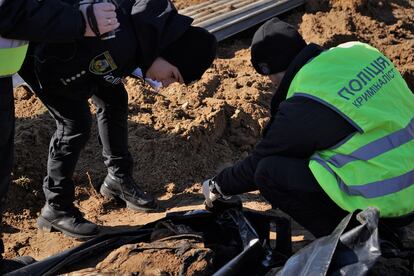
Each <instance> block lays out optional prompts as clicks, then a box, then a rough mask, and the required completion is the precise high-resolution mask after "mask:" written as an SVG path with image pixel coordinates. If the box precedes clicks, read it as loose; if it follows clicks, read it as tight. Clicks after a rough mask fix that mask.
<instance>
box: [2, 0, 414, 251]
mask: <svg viewBox="0 0 414 276" xmlns="http://www.w3.org/2000/svg"><path fill="white" fill-rule="evenodd" d="M174 2H175V3H176V5H177V7H179V8H183V7H185V6H188V5H190V4H194V3H198V2H202V0H193V1H188V0H185V1H184V0H177V1H174ZM284 19H285V20H287V21H289V22H290V23H292V24H294V25H296V26H297V27H298V28H299V30H300V32H301V33H302V34H303V36H304V38H305V40H306V41H307V42H315V43H318V44H321V45H323V46H326V47H330V46H333V45H335V44H337V43H340V42H344V41H349V40H360V41H364V42H368V43H370V44H372V45H373V46H375V47H377V48H379V49H380V50H382V51H383V52H384V53H385V54H386V55H387V56H388V57H390V58H391V59H392V60H393V62H394V63H395V64H396V66H397V67H398V69H399V70H400V72H402V74H403V76H404V78H405V79H406V80H407V82H408V84H409V86H410V88H411V89H412V90H414V27H413V24H412V22H413V21H414V1H412V0H406V1H404V0H390V1H377V0H365V1H364V0H331V1H326V0H310V1H308V4H307V5H306V7H303V8H299V9H297V10H296V11H294V12H292V13H291V14H289V15H287V16H285V17H284ZM249 43H250V38H246V35H245V36H238V37H236V38H233V39H229V40H228V41H224V42H222V43H220V47H219V52H218V58H217V60H216V61H215V62H214V64H213V66H212V67H211V68H210V69H209V70H208V71H207V72H206V73H205V74H204V76H203V78H202V79H201V80H200V81H198V82H196V83H194V84H192V85H189V86H188V87H185V86H182V85H172V86H170V87H168V88H165V89H162V90H161V91H160V92H159V93H155V92H154V91H152V90H151V89H149V88H148V87H143V86H142V85H141V84H140V83H138V82H137V81H135V80H132V79H129V80H128V84H127V89H128V92H129V110H130V113H129V137H130V139H129V145H130V151H131V153H132V155H133V156H134V159H135V171H134V177H135V179H136V180H137V181H138V182H139V183H140V185H141V186H142V187H143V188H144V189H145V190H147V191H148V192H150V193H153V194H154V195H156V196H157V197H158V199H159V200H160V203H161V205H162V207H163V208H165V210H166V211H176V210H184V209H185V210H187V209H195V208H202V205H201V204H202V196H201V195H200V182H201V181H202V180H203V179H205V178H207V177H210V176H213V175H214V174H215V173H216V172H217V170H218V169H219V168H222V167H223V166H226V165H228V164H230V163H232V162H234V161H236V160H239V159H241V158H243V157H245V156H246V155H247V154H248V152H249V151H250V150H251V149H252V148H253V146H254V144H255V143H256V141H257V139H258V138H259V137H260V131H261V129H262V128H263V126H264V125H265V123H266V122H267V120H268V107H269V101H270V98H271V93H272V89H273V88H271V86H270V83H269V82H268V81H267V80H266V79H265V78H263V77H261V76H259V75H258V74H256V73H255V72H254V70H253V69H252V67H251V66H250V61H249V58H250V57H249ZM15 96H16V99H15V103H16V116H17V124H16V164H15V168H14V179H15V181H14V185H12V187H11V189H10V192H9V200H8V203H7V208H6V212H5V219H4V222H3V225H4V231H5V234H4V241H5V250H6V254H5V255H6V257H15V256H18V255H31V256H33V257H35V258H37V259H42V258H45V257H47V256H49V255H51V254H55V253H57V252H61V251H63V250H65V249H67V248H70V247H73V246H75V245H77V244H79V242H78V241H75V240H73V239H70V238H67V237H65V236H63V235H61V234H59V233H43V232H40V231H38V230H37V228H36V218H37V215H38V213H39V211H40V208H41V207H42V205H43V203H44V196H43V192H42V179H43V177H44V176H45V171H46V160H47V153H48V143H49V139H50V137H51V135H52V133H53V131H54V127H55V126H54V122H53V120H52V119H51V118H50V116H49V115H48V114H47V112H46V109H45V108H44V107H43V106H42V104H41V103H40V101H39V100H38V99H37V98H36V97H34V96H33V95H32V94H30V93H28V92H26V91H25V90H24V89H22V88H19V89H17V90H16V92H15ZM96 136H97V129H96V125H94V126H93V133H92V136H91V137H92V138H91V139H90V141H89V143H88V145H87V146H86V149H85V150H84V151H83V153H82V155H81V157H80V160H79V163H78V166H77V170H76V173H75V177H74V179H75V182H76V184H77V188H76V204H77V205H78V206H79V207H80V209H81V210H82V211H83V212H84V213H85V216H86V217H87V218H88V219H90V220H92V221H94V222H96V223H98V224H100V225H104V226H107V231H111V229H113V228H115V229H116V228H130V227H133V226H136V225H142V224H145V223H148V222H150V221H154V220H157V219H159V218H161V217H163V216H164V214H165V213H163V212H160V213H152V214H141V213H136V212H134V211H131V210H127V209H125V208H123V207H122V206H118V205H115V204H114V203H113V202H108V201H105V200H104V199H103V198H102V197H101V196H99V195H98V194H97V193H96V191H95V189H94V188H93V187H94V186H97V185H98V184H99V183H100V181H102V179H103V178H104V176H105V173H106V172H105V167H104V164H103V162H102V157H101V147H100V146H99V143H98V141H97V139H96V138H94V137H96ZM243 199H244V202H245V204H244V205H245V206H246V207H248V208H252V209H256V210H262V211H265V210H268V209H270V206H269V205H268V204H267V203H266V202H264V201H263V200H262V199H261V198H260V196H258V194H257V193H252V194H249V195H246V196H245V197H244V198H243ZM109 226H111V227H113V228H110V227H109ZM294 234H295V236H296V238H295V240H298V241H301V240H303V239H308V236H307V235H308V234H307V233H306V232H305V231H303V230H302V229H301V228H300V227H298V226H295V232H294ZM303 235H305V237H303Z"/></svg>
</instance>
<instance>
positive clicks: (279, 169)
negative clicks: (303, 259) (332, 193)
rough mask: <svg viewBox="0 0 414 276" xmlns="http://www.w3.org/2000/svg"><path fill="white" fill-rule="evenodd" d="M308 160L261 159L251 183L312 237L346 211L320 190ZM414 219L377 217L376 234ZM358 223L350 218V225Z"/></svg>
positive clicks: (328, 230) (328, 229) (413, 216)
mask: <svg viewBox="0 0 414 276" xmlns="http://www.w3.org/2000/svg"><path fill="white" fill-rule="evenodd" d="M308 164H309V160H306V159H295V158H289V157H282V156H270V157H266V158H264V159H262V160H261V161H260V162H259V164H258V166H257V168H256V172H255V185H256V186H257V187H258V189H259V190H260V192H261V194H262V195H263V196H264V197H265V198H266V199H267V200H268V201H269V202H270V203H271V204H272V207H273V208H279V209H280V210H282V211H283V212H285V213H287V214H288V215H290V216H291V217H292V218H293V219H295V220H296V221H297V222H298V223H299V224H301V225H302V226H303V227H305V228H306V229H307V230H309V232H311V233H312V234H313V235H314V236H315V237H321V236H325V235H329V234H331V232H332V231H333V230H334V229H335V227H336V226H337V225H338V224H339V222H340V221H341V220H342V219H343V218H344V217H345V216H346V215H347V214H348V212H347V211H344V210H342V209H341V208H340V207H339V206H338V205H336V203H334V202H333V201H332V200H331V199H330V198H329V196H328V195H327V194H326V193H325V192H324V191H323V189H322V188H321V187H320V185H319V184H318V182H317V181H316V179H315V177H314V176H313V174H312V172H311V170H310V169H309V167H308ZM413 221H414V213H410V214H408V215H405V216H402V217H395V218H381V219H380V220H379V226H378V227H379V233H380V236H381V237H383V238H387V237H386V235H388V233H387V232H389V231H395V230H396V229H398V228H400V227H404V226H407V225H408V224H410V223H412V222H413ZM358 224H359V223H358V222H357V221H352V223H351V226H356V225H358Z"/></svg>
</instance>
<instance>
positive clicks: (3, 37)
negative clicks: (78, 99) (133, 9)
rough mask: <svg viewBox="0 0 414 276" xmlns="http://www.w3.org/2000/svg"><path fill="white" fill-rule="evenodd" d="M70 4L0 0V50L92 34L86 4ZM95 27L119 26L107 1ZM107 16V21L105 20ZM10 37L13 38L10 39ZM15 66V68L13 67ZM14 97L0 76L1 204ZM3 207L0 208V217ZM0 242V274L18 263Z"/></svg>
mask: <svg viewBox="0 0 414 276" xmlns="http://www.w3.org/2000/svg"><path fill="white" fill-rule="evenodd" d="M87 7H88V5H84V6H83V7H82V8H81V9H79V8H77V7H76V8H75V7H72V6H70V5H68V4H66V3H64V2H62V1H27V0H0V48H1V49H0V50H1V51H3V50H4V49H3V48H4V47H5V46H7V45H9V46H12V45H13V42H16V41H15V40H30V41H53V42H66V43H67V42H70V41H75V40H76V39H81V38H82V37H83V36H95V33H94V32H92V29H91V28H90V26H89V24H88V23H87V18H86V8H87ZM93 10H94V14H95V17H96V21H97V22H96V24H97V25H96V28H97V30H98V31H99V32H100V33H106V32H108V31H112V30H114V29H116V28H117V27H119V23H118V22H117V19H116V13H115V6H114V5H113V4H110V3H100V4H94V5H93ZM108 20H109V21H111V24H108ZM12 39H13V40H14V41H12ZM2 58H5V59H6V60H4V59H1V60H0V62H5V63H7V62H10V60H11V61H13V60H15V59H16V58H17V57H15V56H2ZM16 70H17V69H16ZM14 122H15V120H14V100H13V85H12V78H11V76H10V75H6V76H0V129H1V131H0V202H1V206H0V207H1V208H4V202H5V199H6V195H7V191H8V189H9V185H10V183H11V171H12V167H13V151H14ZM2 213H3V211H2V210H1V212H0V221H1V216H2ZM3 252H4V245H3V242H2V240H0V274H3V273H6V272H8V271H10V270H14V269H16V268H18V267H19V266H21V265H22V263H23V264H24V262H27V258H26V260H22V259H20V260H19V261H20V263H18V262H16V261H13V260H6V259H3V258H2V255H1V254H2V253H3ZM29 259H30V258H29Z"/></svg>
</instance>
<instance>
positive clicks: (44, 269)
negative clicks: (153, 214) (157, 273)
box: [7, 208, 292, 276]
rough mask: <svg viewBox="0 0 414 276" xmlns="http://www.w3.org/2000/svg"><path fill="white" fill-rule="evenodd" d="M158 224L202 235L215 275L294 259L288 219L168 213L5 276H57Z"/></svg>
mask: <svg viewBox="0 0 414 276" xmlns="http://www.w3.org/2000/svg"><path fill="white" fill-rule="evenodd" d="M160 221H169V222H172V223H175V224H183V225H185V226H188V227H190V228H191V229H193V230H194V231H197V232H200V233H202V236H203V239H204V244H205V246H206V247H207V248H210V249H212V250H213V251H214V253H215V255H216V258H215V262H214V266H215V269H216V273H215V274H214V275H220V276H230V275H264V274H265V273H266V272H267V271H269V270H270V269H271V268H272V267H276V266H280V265H283V264H284V263H285V262H286V260H287V259H288V258H289V257H290V255H291V254H292V244H291V229H290V221H289V220H288V219H287V218H283V217H277V216H272V215H265V214H261V213H256V212H249V211H242V210H240V209H238V208H233V209H228V210H225V211H223V212H220V213H218V214H217V213H213V212H209V211H204V210H197V211H191V212H186V213H184V212H177V213H170V214H167V216H166V217H165V218H163V219H161V220H158V221H155V222H152V223H149V224H146V225H144V226H142V227H137V229H135V230H128V231H118V232H113V233H110V234H105V235H103V236H100V237H97V238H94V239H92V240H89V241H87V242H84V243H82V244H81V245H79V246H77V247H74V248H72V249H69V250H66V251H64V252H62V253H59V254H57V255H54V256H51V257H48V258H46V259H44V260H42V261H39V262H36V263H34V264H31V265H28V266H26V267H24V268H21V269H19V270H16V271H14V272H11V273H9V274H7V275H56V274H57V273H59V272H60V271H68V270H69V271H70V268H71V267H74V266H76V267H79V264H81V263H84V262H87V261H88V260H93V259H94V258H95V259H96V256H98V255H100V254H102V253H103V252H108V254H109V253H110V252H111V251H112V250H114V249H116V248H119V247H120V246H122V245H125V244H132V243H138V242H148V241H149V240H150V238H151V233H152V232H153V230H154V229H155V226H156V225H157V223H158V222H160ZM271 224H272V225H276V231H277V239H276V246H275V248H271V247H270V225H271Z"/></svg>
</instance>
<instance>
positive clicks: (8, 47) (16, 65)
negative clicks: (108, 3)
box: [0, 36, 28, 77]
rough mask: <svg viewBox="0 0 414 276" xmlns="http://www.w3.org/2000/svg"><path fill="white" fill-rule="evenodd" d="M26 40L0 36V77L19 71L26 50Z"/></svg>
mask: <svg viewBox="0 0 414 276" xmlns="http://www.w3.org/2000/svg"><path fill="white" fill-rule="evenodd" d="M27 46H28V45H27V41H22V40H13V39H6V38H2V37H1V36H0V77H5V76H10V75H13V74H14V73H16V72H17V71H19V69H20V67H21V66H22V64H23V61H24V58H25V56H26V52H27Z"/></svg>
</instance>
